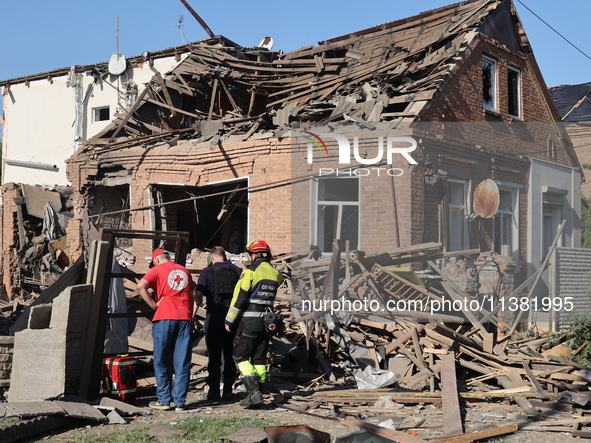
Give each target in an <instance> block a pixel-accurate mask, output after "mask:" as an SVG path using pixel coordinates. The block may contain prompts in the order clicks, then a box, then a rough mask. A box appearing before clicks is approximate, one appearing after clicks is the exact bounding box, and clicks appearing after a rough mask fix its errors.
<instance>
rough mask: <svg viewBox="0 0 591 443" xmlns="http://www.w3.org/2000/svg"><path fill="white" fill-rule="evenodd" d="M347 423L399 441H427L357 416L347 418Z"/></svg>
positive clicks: (414, 442)
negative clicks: (365, 420) (368, 421)
mask: <svg viewBox="0 0 591 443" xmlns="http://www.w3.org/2000/svg"><path fill="white" fill-rule="evenodd" d="M344 423H345V424H346V425H350V426H353V427H356V428H360V429H363V430H364V431H367V432H369V433H371V434H375V435H379V436H380V437H384V438H389V439H391V440H393V441H397V442H399V443H425V442H426V440H423V439H422V438H419V437H415V436H414V435H410V434H407V433H406V432H401V431H395V430H393V429H388V428H383V427H381V426H377V425H373V424H371V423H367V422H364V421H362V420H358V419H356V418H347V419H345V420H344Z"/></svg>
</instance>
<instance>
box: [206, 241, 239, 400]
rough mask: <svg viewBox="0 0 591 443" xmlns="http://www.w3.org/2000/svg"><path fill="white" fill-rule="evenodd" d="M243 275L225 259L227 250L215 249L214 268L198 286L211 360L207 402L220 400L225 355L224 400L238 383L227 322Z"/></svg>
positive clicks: (209, 267)
mask: <svg viewBox="0 0 591 443" xmlns="http://www.w3.org/2000/svg"><path fill="white" fill-rule="evenodd" d="M241 272H242V271H241V270H240V268H238V267H237V266H236V265H234V264H232V262H230V260H227V259H226V251H224V248H222V247H221V246H215V247H214V248H213V249H212V250H211V265H209V266H208V267H207V268H205V269H203V271H201V274H200V275H199V281H198V282H197V288H196V294H197V305H199V304H201V300H202V299H203V295H205V298H206V301H207V308H206V309H207V314H206V316H205V344H206V345H207V354H208V356H209V362H208V365H207V369H208V372H209V376H208V379H207V384H208V385H209V392H208V393H207V400H212V401H215V400H219V399H220V378H221V375H222V371H221V367H222V355H223V366H224V373H223V376H224V378H223V380H224V389H223V393H222V396H221V398H223V399H225V400H228V399H230V398H231V397H232V385H233V384H234V380H235V379H236V366H235V364H234V360H233V359H232V349H233V344H232V343H233V341H234V332H229V331H226V329H225V328H224V319H225V317H226V314H227V312H228V308H229V307H230V302H231V300H232V294H233V292H234V287H235V286H236V283H237V282H238V279H239V278H240V273H241Z"/></svg>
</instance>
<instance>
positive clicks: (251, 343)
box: [234, 321, 269, 365]
mask: <svg viewBox="0 0 591 443" xmlns="http://www.w3.org/2000/svg"><path fill="white" fill-rule="evenodd" d="M268 348H269V335H268V334H267V333H266V332H265V331H260V332H252V331H249V330H248V329H247V328H246V327H245V325H244V322H242V321H241V322H240V324H239V325H238V329H237V330H236V337H235V338H234V361H235V362H236V363H240V362H243V361H247V360H249V361H250V362H251V363H252V364H253V365H264V364H266V363H267V349H268Z"/></svg>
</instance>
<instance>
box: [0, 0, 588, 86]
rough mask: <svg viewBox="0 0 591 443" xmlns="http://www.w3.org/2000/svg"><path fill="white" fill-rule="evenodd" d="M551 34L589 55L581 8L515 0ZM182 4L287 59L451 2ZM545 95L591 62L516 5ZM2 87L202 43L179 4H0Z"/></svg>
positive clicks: (575, 1)
mask: <svg viewBox="0 0 591 443" xmlns="http://www.w3.org/2000/svg"><path fill="white" fill-rule="evenodd" d="M522 1H523V2H524V3H525V4H526V5H527V6H528V7H530V8H531V9H532V10H534V11H535V12H536V13H537V14H538V15H540V16H541V17H542V18H544V19H545V20H546V21H547V22H549V23H550V24H551V25H552V26H553V27H554V28H556V29H557V30H558V31H559V32H561V33H562V34H563V35H565V36H566V37H567V38H568V39H569V40H571V41H572V42H573V43H575V44H576V45H577V46H579V47H580V48H581V49H582V50H583V51H584V52H586V53H587V54H589V55H591V39H589V37H588V35H589V29H588V28H589V24H588V22H589V16H590V14H589V13H590V12H591V2H589V0H563V1H561V2H556V1H551V0H535V1H534V0H522ZM188 3H189V4H190V5H191V6H192V7H193V8H194V9H195V10H196V11H197V13H199V14H200V15H201V17H202V18H203V19H204V20H205V21H206V23H207V24H208V25H209V27H210V28H211V29H212V31H213V32H214V33H215V34H222V35H224V36H226V37H228V38H229V39H231V40H233V41H235V42H236V43H239V44H241V45H243V46H255V45H257V44H258V43H259V41H260V40H261V39H262V38H263V37H265V36H267V35H269V36H271V37H273V39H274V41H275V46H274V48H273V49H276V50H278V49H282V50H284V51H289V50H293V49H297V48H299V47H302V46H307V45H311V44H317V42H318V41H320V40H324V39H328V38H331V37H336V36H339V35H343V34H347V33H350V32H354V31H357V30H360V29H364V28H367V27H371V26H375V25H378V24H381V23H385V22H388V21H393V20H397V19H400V18H404V17H408V16H411V15H414V14H417V13H420V12H422V11H427V10H430V9H434V8H438V7H441V6H445V5H448V4H450V3H452V1H450V0H415V1H409V0H404V1H402V0H393V1H389V2H384V1H377V0H364V1H362V2H358V1H352V0H342V1H324V2H320V1H310V0H300V1H299V2H297V3H292V2H285V1H276V2H239V1H235V0H225V1H224V2H221V1H217V2H216V1H214V2H212V1H209V2H198V1H196V0H188ZM515 3H516V7H517V10H518V13H519V15H520V17H521V20H522V21H523V23H524V26H525V30H526V33H527V35H528V37H529V39H530V42H531V44H532V46H533V48H534V53H535V55H536V59H537V60H538V64H539V65H540V68H541V70H542V73H543V75H544V78H545V79H546V83H547V85H548V86H555V85H559V84H577V83H584V82H589V81H591V60H589V59H588V58H586V57H585V56H584V55H583V54H581V53H580V52H578V51H577V50H576V49H574V48H573V47H572V46H570V45H569V44H568V43H566V42H565V41H564V40H562V39H561V38H560V37H559V36H557V35H556V34H555V33H554V32H552V31H551V30H550V29H548V28H547V27H546V26H545V25H544V24H543V23H541V22H540V21H539V20H538V19H537V18H535V17H534V16H533V15H532V14H531V13H530V12H529V11H527V10H526V9H525V8H524V7H523V6H522V5H521V4H520V3H519V2H518V1H517V0H515ZM1 15H2V21H1V23H0V41H1V42H2V51H1V52H0V80H6V79H10V78H15V77H20V76H25V75H31V74H37V73H40V72H45V71H50V70H53V69H57V68H63V67H69V66H71V65H85V64H92V63H98V62H103V61H108V60H109V58H110V56H111V54H112V53H113V52H115V51H116V47H117V16H119V52H121V53H123V54H124V55H125V56H128V57H129V56H134V55H139V54H141V53H142V52H143V51H155V50H159V49H164V48H167V47H170V46H177V45H180V44H183V42H184V39H183V36H182V35H181V32H180V30H179V28H178V19H179V15H183V16H184V25H183V27H182V30H183V32H184V34H185V35H186V37H187V38H188V40H190V41H195V40H200V39H203V38H206V37H207V35H206V33H205V31H204V30H203V29H202V28H201V26H199V24H198V23H197V21H196V20H195V19H194V18H193V17H192V16H191V15H190V14H189V12H188V11H187V10H186V8H185V7H184V6H183V4H182V3H181V2H180V0H141V1H140V0H119V1H113V0H103V1H101V2H90V1H83V2H81V1H79V0H76V1H74V0H57V1H53V2H48V1H47V0H43V1H42V0H27V1H24V2H19V1H8V0H5V1H3V2H2V13H1Z"/></svg>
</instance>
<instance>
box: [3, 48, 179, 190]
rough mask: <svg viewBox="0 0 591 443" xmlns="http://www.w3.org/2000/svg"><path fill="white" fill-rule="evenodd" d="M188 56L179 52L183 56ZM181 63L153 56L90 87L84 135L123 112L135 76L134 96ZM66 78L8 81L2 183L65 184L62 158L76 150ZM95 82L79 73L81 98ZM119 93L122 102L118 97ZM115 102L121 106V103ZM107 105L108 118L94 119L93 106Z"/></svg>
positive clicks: (71, 91) (71, 94)
mask: <svg viewBox="0 0 591 443" xmlns="http://www.w3.org/2000/svg"><path fill="white" fill-rule="evenodd" d="M184 57H186V54H183V55H182V59H184ZM178 63H179V61H176V60H175V58H174V56H173V55H171V56H170V57H165V58H159V59H155V60H154V66H150V64H149V63H148V62H146V63H143V64H142V65H141V66H138V67H136V68H130V69H127V71H126V72H125V73H123V74H122V75H121V76H119V77H117V76H112V75H107V77H106V78H105V79H104V80H103V81H101V82H99V83H98V84H96V85H95V86H94V87H93V90H92V93H91V95H90V96H89V98H88V101H87V102H86V104H85V106H84V108H83V117H82V118H83V126H82V133H81V135H82V139H83V140H88V139H89V138H91V137H92V136H94V135H95V134H97V133H98V132H100V131H101V130H103V129H104V128H105V127H106V126H108V125H109V124H110V123H111V121H112V119H113V116H114V113H115V112H122V111H123V109H122V107H121V106H126V105H125V100H124V96H123V95H122V94H120V92H121V93H122V92H124V90H123V84H124V83H125V82H126V81H128V80H133V81H134V82H135V83H136V84H137V85H138V94H139V93H141V91H142V89H143V88H144V87H145V84H146V83H147V82H148V81H149V80H150V79H151V78H152V76H153V75H154V74H155V73H156V72H160V73H161V74H162V75H165V74H166V73H167V72H168V71H170V70H171V69H172V68H173V67H175V66H176V65H177V64H178ZM67 78H68V76H67V75H62V76H59V77H53V83H50V82H49V81H48V80H47V79H46V78H44V79H40V80H35V81H31V82H30V83H29V86H26V84H25V83H17V84H14V85H11V87H10V90H9V92H8V94H6V95H5V96H3V97H2V98H3V100H4V110H5V115H4V118H5V127H4V131H6V134H5V137H4V139H5V140H4V144H5V146H4V147H3V148H4V149H3V152H2V159H3V174H2V184H5V183H11V182H14V183H24V184H30V185H35V184H43V185H67V184H69V181H68V180H67V177H66V164H65V161H66V159H68V158H69V157H70V156H71V155H72V154H74V151H75V141H74V138H75V124H74V122H75V119H76V114H75V97H74V94H75V89H74V88H68V87H67V86H66V81H67ZM92 83H93V77H92V76H91V75H90V70H89V71H88V72H86V73H84V75H83V97H84V96H85V95H86V92H87V90H88V87H89V86H90V85H91V84H92ZM119 96H121V100H120V101H119V100H118V98H119ZM119 103H120V104H121V106H119ZM103 106H109V107H110V120H108V121H100V122H93V121H92V120H93V117H92V114H93V112H92V109H93V108H96V107H103ZM6 160H16V161H24V162H34V163H43V164H50V165H55V166H56V168H55V169H53V170H51V171H48V170H43V169H36V168H32V167H23V166H16V165H7V164H6Z"/></svg>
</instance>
